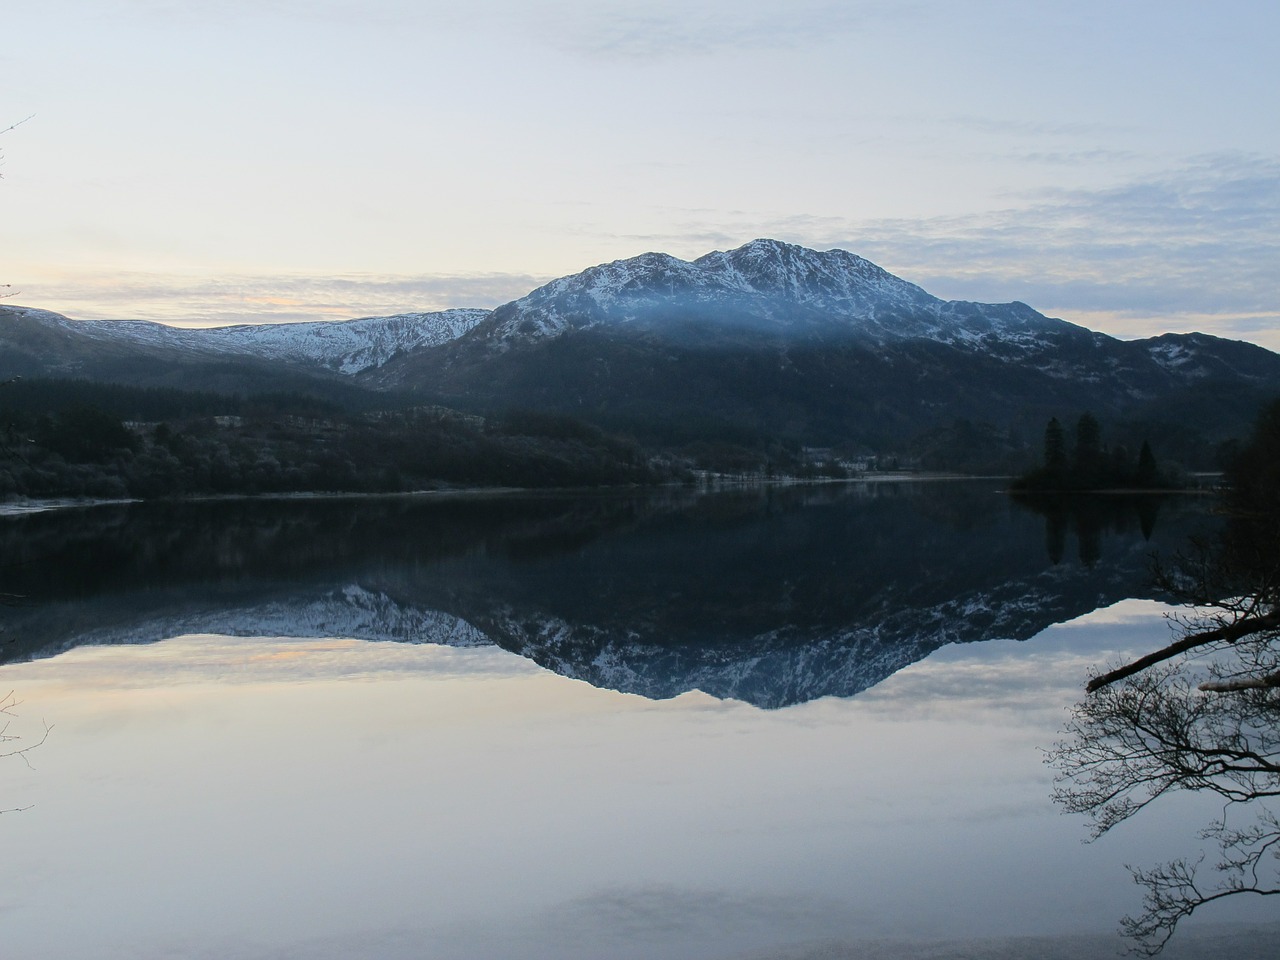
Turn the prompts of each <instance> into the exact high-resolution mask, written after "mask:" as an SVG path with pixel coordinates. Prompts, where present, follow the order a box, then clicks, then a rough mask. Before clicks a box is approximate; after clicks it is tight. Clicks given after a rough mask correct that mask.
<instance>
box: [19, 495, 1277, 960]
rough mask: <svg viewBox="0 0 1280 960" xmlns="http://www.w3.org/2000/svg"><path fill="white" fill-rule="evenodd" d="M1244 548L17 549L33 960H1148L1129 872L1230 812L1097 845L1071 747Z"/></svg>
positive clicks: (312, 530)
mask: <svg viewBox="0 0 1280 960" xmlns="http://www.w3.org/2000/svg"><path fill="white" fill-rule="evenodd" d="M1207 522H1208V521H1207V519H1206V517H1205V516H1204V513H1203V511H1202V509H1201V507H1200V506H1199V505H1198V504H1197V503H1195V502H1193V501H1185V502H1180V501H1167V502H1165V503H1163V504H1161V505H1159V506H1158V508H1156V509H1153V508H1152V507H1151V505H1149V504H1147V505H1132V504H1128V505H1120V506H1118V507H1117V508H1116V509H1110V510H1107V511H1106V512H1104V513H1099V512H1098V511H1097V510H1093V511H1091V512H1085V513H1083V514H1082V513H1080V512H1079V511H1077V512H1076V513H1074V514H1073V513H1070V512H1067V513H1054V514H1051V515H1050V516H1047V517H1046V516H1044V515H1042V514H1040V513H1036V512H1035V511H1031V510H1027V509H1023V508H1021V507H1018V506H1017V505H1015V504H1013V503H1011V502H1010V501H1008V500H1007V499H1006V498H1004V497H1003V496H1001V495H999V493H998V491H997V490H996V488H995V487H993V486H991V485H988V484H946V485H902V486H882V487H865V488H858V487H825V488H806V489H800V490H773V491H750V492H737V493H726V494H717V495H709V496H694V495H691V494H676V493H664V494H660V495H656V496H647V497H620V496H600V497H588V498H572V497H565V496H556V497H537V498H514V497H512V498H492V499H481V500H459V501H452V502H443V501H432V500H426V499H419V500H412V499H408V500H385V501H384V500H371V501H319V502H294V501H283V502H269V503H217V504H188V505H181V506H172V505H171V506H155V505H138V506H134V507H129V508H99V509H94V510H88V511H78V512H70V513H65V512H64V513H56V514H44V515H34V516H26V517H22V518H10V519H5V520H3V521H0V547H2V548H3V553H2V554H0V556H3V557H4V564H5V566H4V574H3V575H4V578H5V579H4V582H3V585H2V586H0V590H3V592H5V593H10V594H17V595H20V596H21V597H22V600H21V601H20V602H19V603H17V604H16V605H9V606H6V607H4V608H2V609H0V628H2V629H3V632H0V649H2V650H3V654H2V657H3V661H4V662H3V665H0V674H2V676H0V686H3V687H4V690H8V689H10V688H12V689H14V690H16V691H17V692H18V695H19V696H20V698H21V699H22V700H23V701H24V702H23V703H22V705H21V706H20V707H19V708H18V712H19V717H18V718H17V719H16V720H15V721H14V722H13V726H12V728H11V732H16V733H18V734H19V735H25V736H28V737H31V736H37V735H38V733H39V730H40V720H41V718H43V720H45V721H47V722H49V723H51V724H54V730H53V731H52V733H51V735H50V737H49V739H48V740H47V742H46V743H45V744H44V745H42V746H41V747H40V748H39V749H38V750H37V751H36V752H34V753H33V754H32V756H31V761H32V767H33V769H27V768H26V767H25V766H24V765H22V763H21V762H20V761H16V760H14V759H13V758H10V759H8V760H5V761H2V762H0V808H8V807H16V806H26V807H29V809H26V810H24V811H22V812H20V813H6V814H4V815H3V816H0V835H2V836H3V838H4V848H5V851H6V860H7V865H8V867H9V870H10V871H11V876H13V877H14V878H15V880H14V882H12V883H10V884H8V885H7V887H6V888H5V889H4V890H3V892H0V931H2V932H3V938H4V943H5V945H6V950H7V951H10V952H12V954H13V955H14V956H25V957H102V958H117V957H118V958H125V957H129V958H159V957H227V958H268V957H270V958H277V957H317V958H338V957H353V956H369V957H388V958H410V957H415V958H416V957H423V958H454V957H457V958H464V957H466V958H472V957H482V958H483V957H494V958H498V957H520V958H524V957H528V958H553V957H566V958H578V957H582V958H587V957H620V958H629V957H689V958H713V957H714V958H747V957H753V958H762V957H777V958H783V957H785V958H802V957H803V958H818V957H846V956H860V957H861V956H872V957H879V956H885V957H889V956H935V957H936V956H1010V957H1012V956H1064V957H1065V956H1111V955H1114V952H1115V950H1116V948H1117V947H1118V946H1120V945H1121V944H1120V942H1119V941H1118V940H1117V939H1115V938H1114V937H1113V936H1112V935H1111V933H1110V931H1112V930H1113V929H1114V927H1115V922H1116V920H1117V919H1118V918H1119V916H1120V915H1121V914H1123V913H1124V912H1126V911H1130V910H1135V909H1136V908H1137V907H1138V905H1139V900H1140V897H1139V891H1138V890H1137V888H1135V887H1134V886H1133V885H1132V882H1131V881H1130V879H1129V876H1128V874H1127V873H1126V871H1125V870H1124V867H1123V865H1124V864H1125V863H1135V864H1144V863H1152V862H1156V861H1159V860H1163V859H1167V858H1169V857H1171V856H1176V855H1179V854H1182V853H1184V852H1185V847H1186V841H1187V840H1190V839H1192V834H1193V833H1194V830H1195V829H1196V828H1198V826H1199V825H1200V824H1201V823H1202V822H1203V821H1204V819H1205V818H1206V816H1207V815H1208V814H1207V811H1206V808H1205V805H1204V804H1200V803H1197V802H1196V801H1195V798H1189V799H1188V798H1181V799H1180V800H1179V801H1178V802H1173V803H1170V804H1167V805H1165V806H1164V807H1163V808H1160V809H1153V810H1151V811H1149V815H1144V817H1142V818H1138V819H1136V820H1135V821H1134V822H1133V823H1131V824H1129V825H1127V826H1126V828H1125V829H1124V830H1123V831H1118V832H1116V833H1115V834H1114V835H1112V836H1109V837H1107V838H1106V839H1105V840H1103V841H1100V842H1099V843H1095V844H1092V845H1084V844H1082V843H1081V842H1080V841H1081V839H1082V838H1083V837H1084V835H1085V829H1084V825H1083V824H1082V823H1081V822H1080V821H1078V820H1076V819H1074V818H1070V817H1064V816H1061V815H1059V814H1058V812H1057V811H1056V809H1055V808H1054V807H1053V806H1052V805H1051V804H1050V802H1049V799H1048V795H1049V791H1050V779H1051V774H1050V771H1048V770H1047V769H1045V767H1044V765H1043V763H1042V760H1041V753H1040V748H1042V747H1045V746H1048V745H1049V744H1050V743H1051V742H1052V741H1053V740H1054V738H1055V735H1056V733H1057V731H1058V729H1059V728H1060V726H1061V724H1062V722H1063V720H1064V719H1065V716H1066V710H1067V708H1068V707H1069V706H1070V704H1071V703H1073V702H1074V700H1075V699H1076V698H1077V697H1078V694H1079V690H1080V684H1081V681H1082V678H1083V676H1084V675H1085V673H1086V671H1087V670H1088V668H1089V667H1090V666H1093V665H1096V664H1099V663H1104V662H1106V661H1109V660H1113V659H1119V658H1120V657H1122V656H1125V655H1128V654H1130V653H1132V652H1134V651H1139V650H1143V649H1147V648H1150V647H1153V646H1156V645H1158V644H1161V643H1163V642H1164V640H1165V637H1166V635H1167V633H1166V627H1165V625H1164V623H1163V621H1162V619H1161V613H1162V611H1163V610H1164V608H1163V607H1162V606H1161V605H1160V603H1159V600H1160V598H1159V597H1154V596H1153V595H1152V593H1151V591H1150V589H1149V588H1148V587H1147V586H1146V565H1147V562H1148V557H1149V556H1150V554H1151V553H1152V552H1153V551H1160V550H1167V549H1173V548H1174V547H1175V546H1176V545H1177V544H1178V543H1180V542H1181V540H1182V538H1184V537H1185V536H1186V535H1187V534H1188V533H1189V532H1190V531H1192V530H1194V529H1196V528H1197V527H1201V526H1203V525H1204V524H1205V523H1207ZM0 692H3V691H0ZM1171 837H1172V838H1176V839H1177V842H1176V843H1175V844H1174V845H1173V847H1172V848H1171V846H1170V843H1171V840H1170V838H1171ZM1254 906H1256V905H1247V904H1232V905H1231V912H1228V911H1227V910H1222V911H1219V912H1218V913H1216V914H1214V916H1213V917H1212V918H1209V919H1210V920H1211V921H1214V922H1230V923H1232V924H1235V925H1234V926H1231V927H1228V928H1225V929H1226V930H1228V931H1230V932H1232V933H1233V934H1240V935H1243V936H1244V939H1243V940H1238V941H1236V942H1233V946H1232V949H1233V955H1238V956H1251V955H1256V956H1266V955H1267V954H1266V953H1265V952H1258V953H1256V954H1251V953H1249V951H1250V950H1254V949H1257V950H1261V947H1260V946H1258V944H1261V943H1265V942H1268V941H1267V939H1266V937H1267V936H1271V937H1273V936H1274V932H1275V931H1274V929H1272V930H1271V931H1270V932H1269V933H1268V934H1266V935H1265V936H1264V935H1263V934H1262V933H1258V932H1257V931H1255V930H1254V928H1252V927H1240V926H1239V925H1238V924H1239V923H1242V922H1246V921H1247V922H1260V921H1265V920H1268V919H1270V917H1269V915H1268V914H1267V913H1266V912H1264V911H1262V910H1261V909H1255V910H1254V912H1252V913H1250V912H1249V911H1250V909H1251V908H1252V907H1254ZM1242 931H1243V934H1242ZM1223 935H1224V934H1223V930H1221V929H1217V928H1214V927H1212V926H1211V925H1209V924H1204V923H1199V924H1197V925H1192V926H1189V927H1188V929H1187V931H1186V935H1185V936H1182V935H1180V936H1181V943H1180V944H1179V946H1178V948H1177V950H1179V951H1181V954H1182V955H1184V956H1210V955H1214V953H1215V952H1216V953H1218V954H1221V949H1222V947H1221V942H1220V938H1221V937H1222V936H1223ZM1204 937H1209V938H1219V940H1218V941H1213V942H1212V943H1211V942H1210V941H1208V940H1204V939H1202V938H1204ZM1010 938H1015V939H1010ZM1016 938H1034V939H1030V940H1027V939H1016ZM1271 942H1273V940H1272V941H1271ZM1213 943H1216V946H1214V945H1213ZM1055 951H1056V952H1055ZM1170 955H1171V956H1177V955H1179V954H1178V953H1177V952H1171V954H1170Z"/></svg>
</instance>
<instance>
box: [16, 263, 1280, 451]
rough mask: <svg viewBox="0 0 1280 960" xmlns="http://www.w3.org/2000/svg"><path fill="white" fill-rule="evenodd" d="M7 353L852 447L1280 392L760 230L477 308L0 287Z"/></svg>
mask: <svg viewBox="0 0 1280 960" xmlns="http://www.w3.org/2000/svg"><path fill="white" fill-rule="evenodd" d="M15 374H22V375H43V376H63V377H67V376H75V377H85V378H90V379H100V380H110V381H114V382H122V383H133V384H143V385H153V386H172V385H176V384H178V383H181V384H182V385H184V386H188V387H191V388H199V389H210V390H223V391H225V390H233V389H234V390H261V389H268V387H267V385H268V384H270V387H269V389H273V390H277V391H278V390H281V389H290V390H295V389H296V390H304V392H305V390H311V391H319V392H321V393H323V392H324V391H325V390H332V391H334V392H335V393H336V392H339V391H340V390H341V389H342V388H343V385H345V386H346V387H359V388H362V389H364V390H369V391H403V392H405V393H408V394H412V395H413V396H415V397H416V398H417V399H418V400H419V401H420V402H429V403H434V404H443V405H447V406H452V407H457V408H460V409H466V410H471V411H475V412H480V413H493V412H502V411H509V410H513V409H531V410H544V411H549V412H555V413H562V414H569V415H572V416H574V417H577V418H579V419H582V420H587V421H591V422H593V423H595V424H597V425H599V426H602V427H604V428H606V429H609V430H624V431H626V432H629V433H631V434H633V435H635V436H636V437H637V438H639V439H641V440H643V441H645V442H651V443H659V444H667V445H671V444H677V445H678V444H681V443H693V442H705V441H713V440H721V441H729V442H733V443H740V444H746V445H752V444H761V443H764V442H766V441H768V440H770V439H774V440H781V441H785V442H787V443H789V444H792V445H813V446H823V447H830V446H844V447H852V448H856V449H863V450H867V451H877V450H884V449H890V448H892V449H908V448H909V447H910V445H911V444H912V443H913V442H914V443H917V444H925V445H929V444H932V445H933V446H932V448H937V447H938V443H937V438H938V437H939V436H940V435H941V434H940V431H941V432H942V433H947V432H948V431H949V432H950V435H952V436H954V437H961V438H963V437H964V436H969V435H975V436H977V435H981V436H982V437H986V438H990V437H992V436H996V435H998V437H997V440H996V441H993V443H994V446H996V447H998V446H1000V445H1001V444H1003V445H1004V446H1007V447H1008V448H1009V449H1017V448H1019V447H1021V448H1023V449H1024V451H1025V449H1027V448H1029V447H1031V446H1033V445H1034V444H1036V443H1038V439H1037V438H1038V435H1039V432H1040V431H1041V430H1042V429H1043V425H1044V423H1045V422H1046V421H1047V420H1048V418H1049V417H1050V416H1055V415H1056V416H1060V417H1064V418H1073V417H1074V416H1075V415H1076V414H1078V413H1079V412H1080V411H1084V410H1090V411H1092V412H1093V413H1094V414H1095V416H1097V417H1098V418H1099V419H1100V420H1101V421H1102V422H1103V423H1104V424H1117V425H1119V427H1118V429H1119V431H1120V432H1121V433H1122V434H1124V435H1125V436H1126V437H1128V436H1130V435H1136V434H1137V432H1139V431H1142V432H1146V433H1151V432H1153V431H1154V432H1155V433H1157V434H1161V433H1163V434H1167V435H1168V436H1169V438H1170V440H1171V441H1172V442H1174V443H1175V445H1178V444H1180V445H1181V446H1182V447H1184V448H1186V449H1187V450H1195V451H1197V452H1198V454H1200V455H1203V453H1204V451H1205V450H1206V449H1209V448H1210V447H1211V445H1212V444H1214V443H1217V442H1219V441H1222V440H1224V439H1226V438H1228V437H1231V436H1235V435H1240V434H1241V433H1242V432H1243V431H1244V430H1245V429H1246V428H1247V424H1248V422H1249V420H1250V418H1251V416H1252V413H1253V411H1254V410H1256V409H1257V407H1258V406H1259V405H1260V404H1261V403H1262V402H1263V401H1264V400H1265V399H1266V398H1267V397H1269V396H1272V395H1275V394H1277V393H1280V355H1277V354H1275V353H1272V352H1270V351H1268V350H1265V349H1263V348H1261V347H1258V346H1256V345H1253V344H1249V343H1243V342H1238V341H1231V340H1225V339H1221V338H1217V337H1212V336H1208V335H1206V334H1200V333H1195V334H1165V335H1163V336H1160V337H1155V338H1150V339H1146V340H1133V341H1124V340H1119V339H1116V338H1114V337H1110V336H1107V335H1106V334H1102V333H1098V332H1095V331H1091V330H1088V329H1086V328H1084V327H1081V326H1078V325H1076V324H1073V323H1069V322H1066V321H1064V320H1057V319H1053V318H1050V317H1046V316H1044V315H1043V314H1040V313H1038V312H1037V311H1035V310H1034V309H1032V308H1031V307H1029V306H1027V305H1026V304H1023V303H1017V302H1014V303H1005V304H988V303H974V302H968V301H943V300H940V299H938V298H936V297H933V296H931V295H930V294H928V293H927V292H925V291H924V290H922V289H921V288H920V287H918V286H916V285H914V284H912V283H909V282H907V281H905V280H902V279H900V278H898V277H895V276H894V275H892V274H890V273H888V272H887V271H885V270H883V269H882V268H880V267H878V266H876V265H875V264H873V263H871V262H870V261H868V260H865V259H863V258H861V257H858V256H855V255H854V254H851V253H847V252H845V251H842V250H831V251H825V252H819V251H814V250H809V249H806V248H804V247H799V246H794V245H790V244H785V243H780V242H778V241H775V240H755V241H752V242H751V243H748V244H746V245H744V246H742V247H739V248H738V249H736V250H731V251H727V252H715V253H710V254H707V255H706V256H704V257H700V258H698V259H697V260H694V261H692V262H687V261H683V260H679V259H676V258H674V257H670V256H667V255H664V254H658V253H648V254H644V255H642V256H639V257H634V258H631V259H627V260H619V261H616V262H613V263H608V264H603V265H600V266H596V267H592V268H590V269H588V270H585V271H583V272H582V273H579V274H575V275H573V276H569V277H563V278H561V279H558V280H555V281H552V282H551V283H549V284H546V285H545V286H543V287H540V288H538V289H537V290H534V291H533V292H532V293H530V294H529V295H527V296H525V297H523V298H521V299H519V300H515V301H513V302H511V303H508V304H505V305H503V306H501V307H498V308H497V309H495V310H493V311H484V310H451V311H444V312H441V313H432V314H404V315H399V316H395V317H380V318H366V319H362V320H353V321H346V322H344V323H311V324H288V325H280V326H266V325H264V326H247V327H229V328H221V329H215V330H176V329H174V328H169V327H163V326H161V325H158V324H149V323H143V322H140V321H118V322H106V321H94V322H87V321H73V320H68V319H67V318H65V317H60V316H58V315H56V314H50V313H47V312H43V311H38V310H31V309H24V308H15V307H5V308H0V376H5V375H15ZM968 424H983V425H985V427H984V428H983V430H981V431H974V430H972V429H970V428H969V427H968V426H967V425H968ZM1154 439H1155V437H1154V436H1153V440H1154ZM1175 452H1176V451H1168V453H1169V454H1173V453H1175Z"/></svg>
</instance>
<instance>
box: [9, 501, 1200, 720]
mask: <svg viewBox="0 0 1280 960" xmlns="http://www.w3.org/2000/svg"><path fill="white" fill-rule="evenodd" d="M1114 506H1115V508H1114V509H1112V512H1111V513H1110V514H1101V513H1098V512H1097V510H1096V509H1095V510H1094V511H1093V512H1091V513H1081V512H1080V511H1077V512H1076V513H1074V514H1063V513H1060V512H1058V513H1054V512H1050V513H1044V512H1043V510H1042V511H1041V512H1040V513H1037V512H1036V510H1034V509H1028V508H1027V507H1024V506H1021V505H1018V504H1016V503H1013V502H1011V501H1010V500H1009V499H1008V498H1007V497H1005V496H1004V495H1003V494H1002V493H1001V492H1000V490H999V488H998V487H997V486H996V485H993V484H987V483H946V484H940V483H935V484H884V485H862V486H857V485H832V486H824V487H807V488H761V489H752V490H744V491H736V492H728V493H717V494H697V493H692V492H688V491H664V492H662V493H659V494H657V495H644V496H639V495H637V496H622V495H598V496H577V495H575V496H570V495H550V496H545V495H544V496H518V497H517V496H507V497H488V498H458V499H454V500H440V499H435V500H432V499H423V498H419V499H413V498H401V499H363V500H359V499H352V500H318V501H297V500H281V501H239V502H216V503H204V504H137V505H132V506H126V507H110V508H95V509H91V510H82V511H72V512H66V513H49V514H40V515H30V516H26V517H21V518H9V519H6V520H4V521H3V522H0V556H3V557H4V558H5V559H4V569H3V574H2V576H3V578H4V583H5V590H6V592H10V593H14V594H19V595H21V596H22V597H23V601H22V604H21V605H19V606H16V607H9V608H6V609H3V610H0V641H2V650H3V653H2V655H0V659H2V661H14V660H22V659H30V658H38V657H44V656H49V655H52V654H55V653H57V652H59V651H62V650H66V649H69V648H71V647H74V646H78V645H81V644H91V643H139V642H148V641H154V640H160V639H165V638H168V637H173V636H177V635H180V634H191V633H220V634H226V635H232V636H309V637H353V638H357V639H367V640H395V641H407V642H424V641H425V642H435V643H447V644H452V645H476V644H484V643H494V644H497V645H499V646H501V647H504V648H506V649H508V650H511V651H513V652H517V653H519V654H521V655H523V656H526V657H529V658H530V659H532V660H534V661H536V662H537V663H539V664H542V665H543V666H545V667H548V668H549V669H552V670H554V671H556V672H557V673H561V674H564V675H566V676H572V677H578V678H581V679H584V680H587V681H589V682H591V683H593V684H595V685H597V686H602V687H610V688H613V689H617V690H622V691H627V692H634V693H640V694H643V695H645V696H648V697H652V698H666V697H671V696H675V695H678V694H680V693H682V692H685V691H688V690H692V689H700V690H703V691H705V692H708V693H711V694H713V695H715V696H718V697H733V698H737V699H742V700H746V701H748V702H750V703H753V704H756V705H759V706H763V707H777V706H782V705H786V704H792V703H798V702H802V701H805V700H810V699H813V698H815V697H820V696H825V695H832V694H834V695H838V696H849V695H852V694H855V693H857V692H859V691H861V690H864V689H866V688H868V687H870V686H873V685H874V684H876V683H878V682H879V681H881V680H882V679H884V678H885V677H887V676H889V675H891V674H892V673H893V672H895V671H896V670H898V669H900V668H901V667H903V666H905V665H907V664H910V663H913V662H916V661H918V660H920V659H922V658H923V657H925V656H926V655H927V654H928V653H929V652H931V651H933V650H935V649H937V648H938V647H940V646H942V645H944V644H947V643H952V642H967V641H973V640H984V639H992V638H1011V639H1026V638H1028V637H1031V636H1033V635H1034V634H1036V633H1038V632H1040V631H1041V630H1042V629H1044V627H1045V626H1047V625H1049V624H1051V623H1054V622H1059V621H1065V620H1069V619H1071V618H1074V617H1077V616H1080V615H1081V614H1084V613H1087V612H1089V611H1092V610H1094V609H1096V608H1098V607H1101V606H1106V605H1108V604H1110V603H1113V602H1115V601H1117V600H1121V599H1124V598H1127V597H1151V596H1154V593H1153V591H1152V589H1151V588H1150V587H1149V586H1148V579H1149V577H1148V565H1149V555H1150V553H1151V552H1152V550H1156V549H1165V548H1170V549H1171V548H1175V547H1176V546H1177V545H1178V544H1179V543H1180V542H1181V541H1182V540H1183V539H1184V538H1185V537H1186V535H1187V534H1188V532H1189V531H1190V530H1191V529H1192V528H1194V527H1196V526H1198V525H1200V524H1202V523H1203V522H1204V517H1203V514H1202V511H1201V509H1200V505H1199V504H1198V503H1197V502H1195V501H1180V500H1172V501H1169V502H1166V503H1164V504H1163V505H1161V506H1159V511H1160V512H1159V522H1158V523H1156V522H1155V513H1154V512H1150V510H1151V508H1149V507H1146V506H1141V507H1139V508H1137V509H1138V512H1136V513H1135V512H1134V510H1135V508H1134V507H1133V505H1130V504H1123V505H1114ZM1142 509H1148V510H1149V512H1148V513H1147V514H1143V513H1142V512H1141V510H1142ZM1144 518H1145V519H1144ZM1072 536H1074V538H1075V541H1076V544H1077V549H1076V551H1075V558H1070V555H1069V551H1068V547H1067V544H1068V542H1069V540H1070V538H1071V537H1072ZM1046 539H1047V540H1048V547H1049V549H1048V551H1047V552H1046Z"/></svg>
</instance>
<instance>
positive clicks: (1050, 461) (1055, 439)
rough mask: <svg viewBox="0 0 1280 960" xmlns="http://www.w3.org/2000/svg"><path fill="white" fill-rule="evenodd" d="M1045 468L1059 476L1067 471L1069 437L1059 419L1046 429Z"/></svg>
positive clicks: (1050, 423)
mask: <svg viewBox="0 0 1280 960" xmlns="http://www.w3.org/2000/svg"><path fill="white" fill-rule="evenodd" d="M1044 468H1045V471H1046V472H1048V473H1050V474H1053V475H1059V474H1062V473H1065V472H1066V469H1067V437H1066V433H1065V431H1063V429H1062V424H1061V423H1059V422H1058V418H1057V417H1054V418H1052V419H1051V420H1050V421H1049V423H1048V424H1047V425H1046V426H1045V428H1044Z"/></svg>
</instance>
